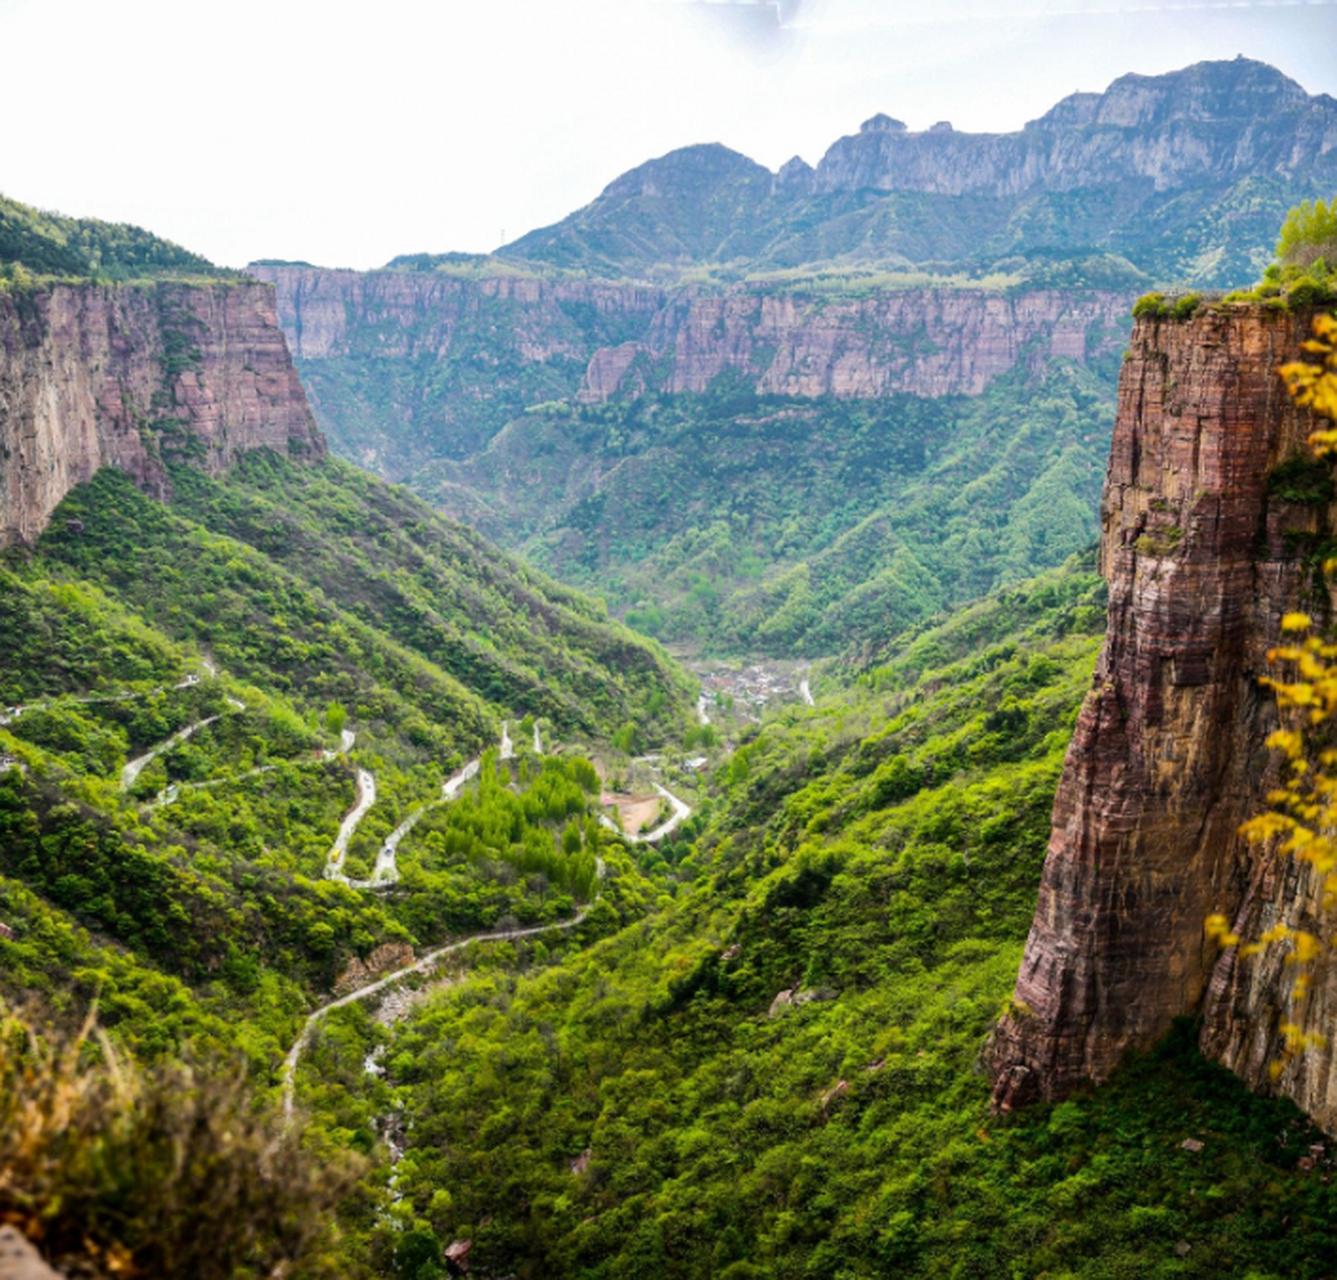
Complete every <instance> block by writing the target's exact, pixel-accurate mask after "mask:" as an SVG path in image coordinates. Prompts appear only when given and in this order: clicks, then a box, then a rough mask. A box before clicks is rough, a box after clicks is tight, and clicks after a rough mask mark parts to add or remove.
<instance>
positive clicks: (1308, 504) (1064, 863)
mask: <svg viewBox="0 0 1337 1280" xmlns="http://www.w3.org/2000/svg"><path fill="white" fill-rule="evenodd" d="M1311 320H1312V316H1311V315H1305V314H1302V315H1291V314H1288V313H1286V312H1279V311H1273V310H1266V309H1263V308H1261V307H1224V308H1208V309H1204V310H1201V311H1199V313H1198V314H1197V315H1196V316H1195V317H1194V318H1193V319H1191V320H1189V321H1186V322H1175V321H1172V320H1152V319H1148V320H1142V321H1139V322H1138V323H1137V325H1136V327H1135V329H1134V332H1133V338H1132V345H1131V348H1130V350H1129V352H1128V356H1127V359H1126V361H1125V364H1124V367H1123V373H1122V377H1121V380H1120V384H1119V408H1118V418H1117V421H1116V425H1115V431H1114V441H1113V447H1112V453H1111V457H1110V464H1109V471H1108V474H1107V477H1106V482H1105V496H1104V502H1103V509H1102V523H1103V534H1102V540H1101V561H1102V571H1103V572H1104V574H1105V576H1106V578H1107V579H1108V581H1109V588H1110V604H1109V629H1108V632H1107V636H1106V640H1105V648H1104V651H1103V653H1102V655H1101V658H1100V661H1099V663H1098V665H1097V669H1096V675H1095V679H1094V683H1093V685H1092V689H1091V692H1090V693H1089V694H1088V695H1087V698H1086V701H1085V703H1084V704H1083V707H1082V710H1081V715H1080V717H1079V720H1078V724H1077V730H1076V735H1075V737H1074V739H1073V742H1072V745H1071V747H1070V748H1069V751H1068V756H1067V760H1066V764H1065V768H1064V773H1063V778H1062V781H1061V783H1060V785H1059V790H1058V795H1057V798H1056V801H1055V804H1054V818H1053V831H1052V836H1051V839H1050V845H1049V855H1048V858H1047V860H1046V863H1045V868H1044V875H1043V880H1042V883H1041V887H1040V896H1039V902H1038V905H1037V907H1036V912H1035V920H1034V923H1033V925H1032V927H1031V933H1030V937H1029V939H1028V941H1027V944H1026V953H1025V957H1024V959H1023V961H1022V966H1021V973H1020V976H1019V977H1018V980H1017V986H1016V993H1015V997H1014V1003H1013V1007H1012V1009H1011V1011H1010V1012H1009V1013H1008V1014H1007V1015H1006V1016H1005V1017H1004V1018H1003V1020H1002V1022H1001V1023H1000V1024H999V1026H998V1028H997V1030H996V1032H995V1035H994V1038H993V1042H992V1044H991V1046H990V1050H989V1056H990V1067H991V1072H992V1075H993V1079H994V1097H995V1102H996V1104H997V1105H998V1106H999V1107H1001V1108H1003V1109H1007V1108H1010V1107H1013V1106H1017V1105H1022V1104H1024V1103H1026V1102H1029V1101H1031V1100H1034V1099H1038V1098H1043V1099H1057V1098H1061V1097H1063V1096H1064V1095H1065V1094H1067V1093H1068V1092H1070V1091H1071V1090H1072V1089H1073V1088H1074V1087H1075V1086H1076V1085H1077V1084H1078V1083H1079V1082H1080V1081H1082V1080H1084V1079H1091V1080H1094V1081H1101V1080H1103V1079H1105V1078H1106V1077H1108V1076H1109V1074H1110V1073H1111V1071H1113V1070H1114V1068H1115V1067H1116V1066H1117V1065H1118V1063H1119V1062H1120V1060H1121V1059H1122V1058H1123V1056H1124V1055H1125V1053H1126V1052H1127V1051H1129V1050H1130V1049H1134V1050H1142V1049H1147V1048H1149V1047H1150V1046H1151V1045H1153V1044H1154V1043H1155V1042H1156V1041H1157V1040H1159V1039H1160V1038H1161V1037H1162V1036H1163V1035H1164V1034H1165V1033H1166V1032H1167V1031H1168V1030H1169V1028H1170V1025H1171V1023H1172V1021H1173V1020H1174V1019H1175V1018H1178V1017H1181V1016H1185V1015H1189V1016H1195V1015H1201V1016H1203V1017H1204V1018H1205V1030H1204V1032H1203V1037H1202V1045H1203V1048H1204V1050H1205V1051H1206V1052H1207V1053H1208V1054H1209V1055H1211V1056H1213V1057H1215V1058H1217V1059H1218V1060H1219V1061H1221V1062H1223V1063H1224V1064H1225V1065H1227V1066H1229V1067H1231V1068H1232V1069H1233V1070H1235V1071H1236V1072H1237V1073H1238V1074H1240V1075H1241V1076H1242V1077H1243V1078H1244V1079H1245V1080H1246V1082H1247V1083H1249V1084H1250V1085H1251V1086H1257V1087H1262V1086H1265V1085H1266V1083H1267V1077H1268V1071H1267V1067H1268V1064H1269V1063H1270V1062H1271V1061H1273V1060H1275V1059H1276V1058H1278V1057H1279V1056H1280V1049H1281V1046H1280V1041H1279V1037H1278V1034H1277V1024H1278V1018H1277V1014H1278V1011H1279V1007H1280V1004H1281V1003H1282V1002H1283V1001H1284V1000H1285V993H1286V991H1287V990H1288V986H1289V984H1288V983H1285V982H1283V981H1281V975H1280V974H1279V972H1278V970H1279V969H1280V967H1281V965H1280V957H1276V958H1270V959H1265V960H1264V961H1261V962H1251V961H1242V962H1238V963H1237V961H1236V958H1235V956H1234V954H1233V953H1225V954H1224V955H1223V954H1222V953H1220V952H1219V950H1218V948H1217V947H1216V945H1215V944H1214V943H1212V942H1210V941H1208V940H1207V938H1206V937H1205V936H1204V921H1205V920H1206V918H1207V916H1208V915H1211V914H1213V913H1218V912H1219V913H1222V914H1224V915H1225V916H1226V917H1227V918H1228V919H1231V920H1234V921H1237V922H1238V927H1239V930H1240V931H1241V932H1243V933H1245V934H1246V935H1249V936H1255V935H1256V934H1257V933H1258V932H1260V931H1261V930H1262V929H1264V928H1266V927H1267V926H1268V925H1269V924H1270V923H1272V922H1274V921H1275V920H1277V919H1284V920H1286V921H1287V922H1288V923H1290V924H1293V925H1294V924H1300V925H1303V924H1304V922H1305V921H1306V920H1310V921H1311V922H1312V918H1313V912H1314V909H1315V900H1316V889H1315V886H1314V885H1313V884H1312V883H1311V877H1309V876H1307V875H1306V874H1305V873H1303V872H1302V871H1301V870H1300V869H1298V868H1297V867H1295V866H1293V865H1291V862H1290V860H1289V859H1287V858H1281V857H1279V855H1277V854H1276V853H1275V852H1274V851H1272V850H1263V849H1260V848H1259V847H1257V846H1250V845H1249V844H1247V843H1246V842H1245V841H1244V840H1243V838H1242V837H1241V836H1240V835H1239V827H1240V824H1241V823H1242V822H1243V821H1244V820H1245V819H1246V818H1248V817H1250V816H1251V815H1253V814H1255V813H1257V812H1259V811H1261V810H1262V809H1263V808H1264V807H1265V804H1266V799H1265V797H1266V793H1267V791H1268V790H1269V789H1271V787H1272V786H1275V784H1276V778H1277V771H1276V764H1275V761H1274V760H1273V759H1272V753H1270V752H1269V751H1268V749H1267V746H1266V739H1267V736H1268V734H1269V733H1270V732H1271V730H1272V729H1273V728H1274V727H1275V726H1276V723H1277V714H1276V708H1275V703H1274V700H1273V699H1272V697H1271V696H1270V695H1268V694H1267V693H1266V691H1265V690H1263V689H1262V688H1261V687H1260V685H1259V676H1260V675H1262V674H1264V673H1265V671H1266V669H1267V658H1266V654H1267V651H1268V649H1269V648H1270V647H1272V646H1273V645H1274V644H1276V643H1277V640H1278V636H1279V626H1280V620H1281V617H1282V615H1283V614H1284V613H1285V612H1287V611H1289V610H1292V609H1295V608H1297V607H1300V606H1304V607H1310V608H1313V607H1315V606H1314V602H1313V594H1314V587H1313V585H1312V584H1313V568H1312V561H1313V557H1314V555H1315V554H1316V552H1317V550H1318V546H1319V544H1320V542H1321V541H1322V540H1323V539H1324V538H1326V537H1327V536H1328V530H1329V528H1330V524H1331V519H1332V517H1333V515H1334V508H1333V506H1332V505H1331V503H1330V502H1328V501H1327V495H1328V494H1329V493H1330V491H1331V490H1330V488H1329V486H1327V485H1326V484H1324V483H1322V476H1321V475H1320V483H1318V484H1317V485H1312V484H1311V485H1309V486H1305V485H1301V484H1294V483H1289V482H1284V481H1283V478H1282V476H1281V475H1280V474H1279V473H1278V472H1277V470H1276V469H1277V468H1278V466H1279V465H1281V464H1283V463H1285V462H1286V461H1287V460H1288V459H1291V458H1294V457H1296V456H1297V455H1303V456H1306V457H1307V456H1308V455H1307V453H1306V441H1307V439H1308V436H1309V434H1310V432H1311V431H1312V430H1314V429H1315V426H1316V419H1315V418H1314V417H1313V416H1312V415H1311V414H1310V413H1309V412H1308V411H1307V410H1300V409H1297V408H1296V407H1295V406H1294V405H1293V404H1292V403H1291V401H1290V400H1289V398H1288V397H1287V396H1286V393H1285V389H1284V387H1283V386H1282V383H1281V381H1280V379H1279V378H1278V377H1277V373H1276V370H1277V367H1278V365H1280V364H1282V363H1284V362H1285V361H1286V360H1289V359H1294V358H1296V356H1297V355H1298V353H1299V352H1300V344H1301V343H1302V342H1303V341H1304V340H1305V339H1306V337H1308V335H1309V327H1310V323H1311ZM1322 607H1323V608H1324V609H1325V610H1326V608H1327V607H1328V606H1327V601H1326V597H1324V599H1323V601H1322ZM1335 1011H1337V969H1335V968H1334V967H1333V966H1331V965H1328V966H1326V967H1324V968H1322V969H1321V971H1320V972H1319V973H1318V974H1316V975H1315V985H1314V990H1313V992H1312V993H1311V995H1310V997H1309V1000H1308V1002H1307V1004H1306V1006H1305V1009H1304V1011H1303V1017H1304V1019H1305V1020H1306V1022H1307V1024H1312V1025H1321V1024H1324V1023H1326V1024H1327V1025H1328V1026H1331V1025H1332V1018H1333V1015H1334V1012H1335ZM1333 1055H1334V1050H1333V1049H1332V1048H1329V1049H1326V1050H1322V1051H1315V1052H1313V1053H1311V1054H1306V1055H1304V1056H1303V1057H1301V1058H1300V1059H1298V1060H1297V1061H1296V1062H1294V1063H1292V1064H1291V1065H1289V1066H1288V1067H1287V1069H1286V1071H1285V1072H1284V1073H1283V1075H1282V1076H1281V1078H1280V1082H1279V1085H1278V1087H1279V1088H1280V1089H1281V1091H1282V1092H1284V1093H1286V1094H1288V1095H1289V1096H1291V1097H1293V1098H1294V1099H1295V1100H1296V1101H1297V1102H1298V1103H1299V1104H1300V1105H1301V1106H1303V1107H1304V1108H1305V1109H1306V1110H1307V1111H1309V1113H1310V1114H1311V1115H1312V1116H1314V1118H1315V1119H1316V1120H1317V1121H1318V1122H1319V1123H1320V1124H1322V1125H1323V1126H1324V1127H1325V1128H1327V1129H1328V1130H1329V1131H1337V1076H1335V1075H1334V1071H1333V1063H1334V1056H1333Z"/></svg>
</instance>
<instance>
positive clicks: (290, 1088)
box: [280, 858, 604, 1119]
mask: <svg viewBox="0 0 1337 1280" xmlns="http://www.w3.org/2000/svg"><path fill="white" fill-rule="evenodd" d="M597 869H598V873H599V879H600V880H602V879H603V874H604V863H603V859H602V858H600V859H599V860H598V866H597ZM598 900H599V899H598V896H597V895H596V896H595V898H594V901H593V902H590V903H587V904H586V905H585V906H583V907H581V909H580V910H579V911H577V912H576V914H575V915H573V916H572V917H571V919H569V920H557V921H554V922H553V923H551V924H537V925H530V926H527V927H526V928H523V929H495V930H493V931H492V932H491V933H476V934H473V935H472V936H471V937H468V938H461V939H460V940H459V941H458V942H450V943H447V944H446V945H445V946H442V947H437V948H436V949H435V950H433V951H429V952H428V953H427V954H426V955H425V956H422V957H421V958H420V959H418V960H415V961H414V962H413V963H412V964H406V965H404V966H403V968H400V969H396V970H394V972H393V973H387V974H386V975H385V976H384V977H381V978H377V979H376V980H375V981H374V982H369V983H367V984H366V986H363V987H359V988H358V989H357V990H356V991H350V992H349V993H348V994H347V995H345V996H340V997H339V998H338V999H336V1000H331V1001H329V1003H328V1004H323V1005H321V1006H320V1008H318V1009H317V1010H316V1011H315V1012H314V1013H312V1014H311V1015H310V1016H309V1017H308V1018H307V1020H306V1021H305V1022H304V1023H303V1024H302V1029H301V1031H300V1032H299V1033H298V1036H297V1039H296V1041H295V1042H294V1044H293V1046H292V1048H291V1049H290V1050H289V1051H288V1056H287V1057H286V1058H285V1059H284V1060H283V1071H282V1074H281V1076H280V1081H281V1083H282V1087H283V1113H284V1115H286V1116H287V1117H289V1119H291V1118H292V1114H293V1108H294V1104H295V1094H296V1089H297V1067H298V1065H299V1064H300V1063H301V1060H302V1054H303V1052H304V1051H305V1050H306V1047H307V1043H308V1041H309V1040H310V1039H311V1033H312V1032H313V1031H315V1029H316V1027H318V1026H319V1025H320V1023H321V1022H322V1021H323V1020H324V1018H325V1017H326V1016H327V1015H328V1014H329V1013H331V1012H332V1011H333V1010H335V1009H342V1008H343V1007H344V1006H345V1005H349V1004H355V1003H356V1002H357V1001H359V1000H365V999H366V998H367V997H368V996H373V995H377V994H378V993H379V992H381V991H384V990H385V989H386V988H387V987H391V986H393V985H394V984H395V983H396V982H398V981H399V980H400V979H401V978H406V977H408V975H409V974H411V973H427V972H429V971H430V970H431V969H433V968H435V967H436V964H437V962H438V961H439V960H441V959H442V958H444V957H445V956H448V955H453V954H454V953H455V952H457V951H463V950H464V949H465V947H469V946H472V945H473V944H474V943H475V942H511V941H513V940H515V939H516V938H532V937H533V936H534V935H535V934H539V933H547V932H548V931H549V930H550V929H561V930H566V929H574V928H575V927H576V926H577V925H578V924H580V923H582V922H583V921H584V919H585V917H586V916H588V915H589V913H590V909H591V908H592V907H593V906H594V903H595V902H598Z"/></svg>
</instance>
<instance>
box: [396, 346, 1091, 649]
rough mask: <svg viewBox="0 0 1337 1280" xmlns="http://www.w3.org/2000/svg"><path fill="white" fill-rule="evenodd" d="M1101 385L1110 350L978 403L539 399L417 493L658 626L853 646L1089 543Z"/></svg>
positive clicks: (669, 634)
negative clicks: (1103, 357)
mask: <svg viewBox="0 0 1337 1280" xmlns="http://www.w3.org/2000/svg"><path fill="white" fill-rule="evenodd" d="M1107 365H1108V367H1107ZM1113 384H1114V369H1113V361H1109V362H1106V365H1101V364H1099V363H1097V364H1096V365H1095V366H1094V367H1091V368H1084V367H1079V366H1075V365H1069V364H1066V363H1062V362H1060V363H1058V364H1056V365H1054V366H1053V367H1051V368H1050V369H1049V370H1048V372H1047V373H1046V374H1045V375H1044V376H1043V378H1036V377H1033V376H1031V375H1029V374H1028V373H1026V372H1025V371H1024V370H1021V369H1017V370H1015V371H1014V372H1013V373H1011V374H1009V375H1007V376H1006V377H1003V378H1000V379H998V380H996V381H995V382H994V383H993V384H992V386H991V387H990V388H989V389H988V390H987V391H986V392H985V394H984V395H983V396H980V397H976V398H968V397H948V398H943V399H935V400H929V399H923V398H919V397H915V396H909V395H899V396H890V397H886V398H884V399H881V400H878V401H875V402H872V403H868V402H860V401H848V400H834V399H827V400H816V401H795V400H792V399H787V398H780V397H759V396H757V395H756V394H755V393H754V392H753V391H752V390H751V389H750V388H748V387H745V386H741V385H737V384H727V383H726V382H725V380H720V385H718V386H717V387H716V389H715V390H714V391H713V392H712V393H711V394H708V395H702V396H672V397H671V396H642V397H639V398H636V399H633V400H630V401H627V402H618V403H615V404H611V405H606V406H581V405H571V404H568V403H562V404H559V405H555V406H554V405H549V406H538V407H537V408H535V409H534V410H532V411H531V412H529V413H526V414H525V415H523V416H522V417H520V418H518V419H517V420H516V421H514V422H512V423H511V424H510V425H509V426H508V427H507V428H506V429H505V430H503V431H502V432H501V433H500V434H499V435H498V436H496V437H495V438H494V439H493V441H492V442H491V443H490V445H489V446H488V448H487V449H486V450H485V451H484V452H483V453H481V454H480V455H478V456H477V457H476V458H474V459H473V460H471V461H469V462H467V463H462V464H460V463H444V462H443V463H438V464H436V465H435V466H433V467H430V468H428V469H426V470H425V471H424V472H422V473H419V475H418V476H416V477H415V479H414V484H415V487H417V488H418V489H420V490H421V491H422V492H423V493H424V494H425V495H426V496H428V497H429V498H431V499H433V500H434V501H435V502H436V503H438V504H439V505H442V506H444V507H445V508H446V509H447V510H451V511H453V512H455V513H457V514H459V515H460V516H461V517H462V518H464V519H467V520H469V521H470V522H471V523H474V524H476V525H478V527H480V528H482V529H483V530H484V531H485V532H487V533H488V535H489V536H491V537H494V538H496V539H498V540H499V541H501V542H502V543H503V544H504V545H507V546H510V547H514V548H516V549H518V550H519V551H521V552H522V553H523V554H524V555H525V556H526V557H528V558H529V559H531V560H533V561H535V562H536V563H538V564H541V565H542V566H543V567H544V568H546V569H548V570H550V571H551V572H552V573H554V574H556V575H557V576H559V577H561V578H562V579H563V580H565V581H569V582H572V583H574V584H576V585H578V586H581V587H583V588H585V589H586V590H589V591H593V592H597V593H598V594H600V595H602V596H603V597H604V598H605V599H607V600H608V602H609V605H610V608H612V609H613V610H614V611H615V612H617V613H619V614H622V615H624V616H625V617H626V619H627V621H628V622H630V623H631V624H632V625H633V626H636V627H637V628H639V629H641V630H642V631H645V632H648V633H649V634H652V635H656V636H660V637H662V638H664V639H666V640H670V641H673V642H675V643H679V644H688V645H692V646H695V647H702V648H705V649H707V650H709V651H713V652H725V651H742V652H750V653H771V654H779V655H796V656H811V655H815V654H823V653H833V652H840V651H848V650H850V649H859V648H862V647H865V646H868V645H870V644H876V643H878V642H880V641H881V640H882V639H884V638H886V637H887V636H889V635H892V634H895V633H896V632H898V631H901V630H903V629H905V628H907V627H909V626H912V625H914V624H915V623H916V622H918V621H920V620H921V619H923V618H925V617H927V616H929V615H931V614H933V613H936V612H938V611H940V610H943V609H945V608H950V607H953V606H955V605H958V604H962V603H965V602H966V601H968V600H972V599H975V598H976V597H978V596H980V595H982V594H984V593H986V592H987V591H989V590H990V589H992V588H993V587H994V586H996V585H998V584H1001V583H1005V582H1015V581H1018V580H1020V579H1022V578H1025V577H1027V576H1029V575H1030V574H1033V573H1035V572H1036V571H1037V570H1039V569H1042V568H1045V567H1047V566H1050V565H1054V564H1058V563H1060V562H1061V561H1062V560H1063V559H1064V558H1065V557H1066V556H1069V555H1071V554H1072V553H1073V552H1075V551H1076V550H1078V549H1079V548H1080V547H1082V546H1085V545H1086V544H1087V543H1089V542H1090V541H1091V539H1092V538H1093V537H1094V535H1095V530H1096V506H1097V503H1098V500H1099V494H1100V484H1101V480H1102V478H1103V474H1104V460H1105V454H1106V452H1107V450H1108V446H1109V432H1110V429H1111V426H1112V423H1113V394H1112V387H1113ZM594 459H597V460H598V465H597V466H596V465H591V460H594ZM521 476H522V477H524V483H517V477H521Z"/></svg>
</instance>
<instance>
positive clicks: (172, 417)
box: [0, 280, 325, 547]
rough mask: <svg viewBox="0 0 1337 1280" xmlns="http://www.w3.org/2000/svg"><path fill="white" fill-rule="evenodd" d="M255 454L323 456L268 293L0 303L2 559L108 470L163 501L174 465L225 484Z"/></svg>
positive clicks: (3, 297) (78, 295) (229, 286)
mask: <svg viewBox="0 0 1337 1280" xmlns="http://www.w3.org/2000/svg"><path fill="white" fill-rule="evenodd" d="M259 448H270V449H274V450H276V451H277V452H279V453H282V454H285V455H287V456H290V457H295V458H309V459H316V458H320V457H323V456H324V454H325V440H324V437H323V436H322V435H321V434H320V431H319V429H318V428H317V427H316V424H315V419H314V418H313V417H312V416H311V410H310V407H309V406H308V405H307V402H306V396H305V395H304V393H303V391H302V387H301V383H300V382H299V381H298V378H297V372H296V370H295V369H294V367H293V364H292V360H291V358H290V357H289V354H288V348H287V345H286V343H285V342H284V338H283V333H282V330H280V328H279V326H278V320H277V318H276V316H275V312H274V291H273V289H272V288H271V287H269V286H268V285H263V284H259V283H256V282H255V281H249V280H247V281H212V282H208V283H182V282H177V281H172V282H168V281H163V282H158V283H153V284H142V285H140V284H135V285H107V284H94V283H57V284H52V285H48V286H43V287H40V288H38V289H35V290H32V291H5V292H0V460H2V461H0V466H2V468H3V469H2V470H0V547H3V546H9V545H12V544H14V543H31V542H33V541H35V540H36V539H37V538H38V537H39V536H40V535H41V533H42V530H43V529H45V528H46V525H47V522H48V520H49V519H50V517H51V513H52V511H54V510H55V508H56V507H57V505H58V504H59V503H60V500H61V499H62V498H63V497H64V496H65V495H66V494H67V493H68V492H69V491H70V489H72V488H73V487H74V486H75V485H77V484H80V483H82V482H83V481H86V480H89V479H91V478H92V476H93V475H94V474H95V473H96V472H97V471H98V470H99V469H100V468H101V467H104V466H114V467H117V468H119V469H120V470H122V471H124V472H126V473H127V474H128V475H130V476H131V477H133V478H134V480H135V482H136V483H137V484H139V485H140V486H141V487H143V488H145V489H146V490H148V491H149V492H152V493H155V494H158V495H159V496H166V494H167V488H168V485H167V473H166V470H165V468H164V463H165V462H167V461H171V460H173V459H174V458H179V459H181V460H184V461H189V462H190V463H191V464H192V465H194V466H198V467H200V468H201V469H202V470H205V471H208V472H210V473H217V472H219V471H222V470H223V469H225V468H226V467H228V466H229V465H231V463H232V462H233V461H234V460H235V459H236V457H237V456H238V455H240V454H242V453H245V452H247V451H248V450H251V449H259Z"/></svg>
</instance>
